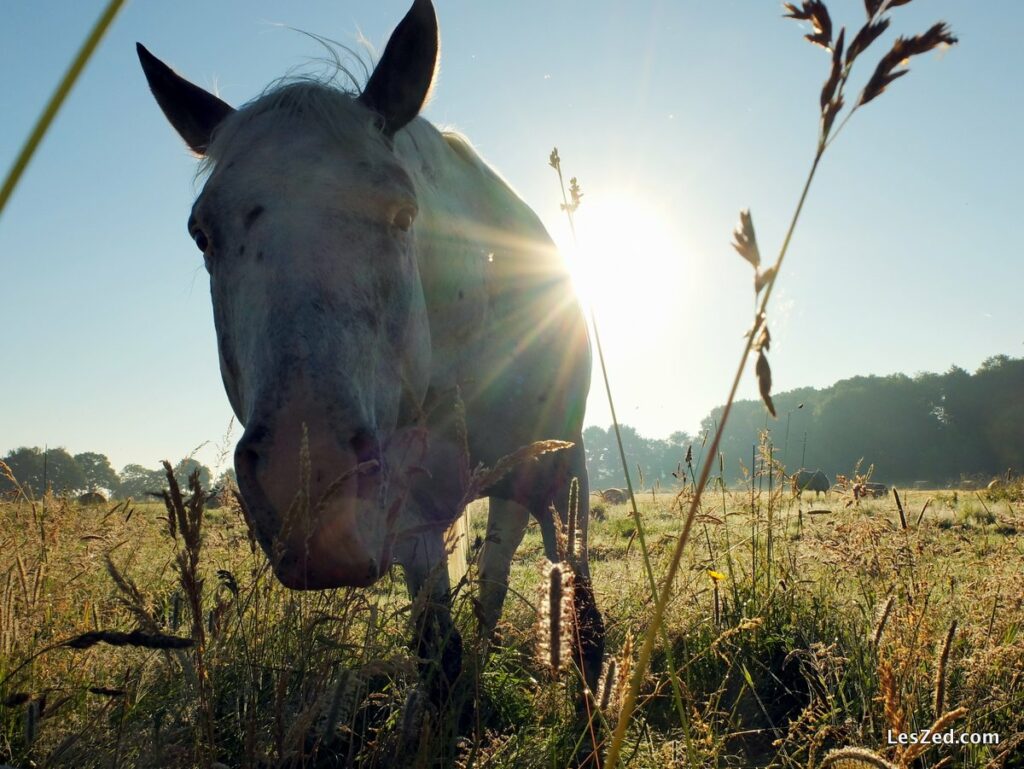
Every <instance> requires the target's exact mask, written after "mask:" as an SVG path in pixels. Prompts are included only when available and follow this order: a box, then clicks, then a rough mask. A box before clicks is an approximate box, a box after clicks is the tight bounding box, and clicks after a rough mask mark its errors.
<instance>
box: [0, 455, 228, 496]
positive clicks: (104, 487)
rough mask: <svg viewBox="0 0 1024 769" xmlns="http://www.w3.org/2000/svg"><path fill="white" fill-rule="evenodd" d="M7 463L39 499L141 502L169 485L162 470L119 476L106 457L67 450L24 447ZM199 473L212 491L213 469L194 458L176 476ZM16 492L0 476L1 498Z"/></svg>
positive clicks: (130, 470)
mask: <svg viewBox="0 0 1024 769" xmlns="http://www.w3.org/2000/svg"><path fill="white" fill-rule="evenodd" d="M3 461H4V462H5V463H6V464H7V466H8V467H9V468H10V469H11V474H12V475H13V476H14V478H15V479H16V480H17V482H18V485H20V486H21V488H22V489H23V490H24V491H25V493H26V494H30V495H32V496H35V497H39V496H41V495H42V494H43V492H44V490H49V491H50V492H52V493H54V494H57V495H65V496H66V495H78V494H83V493H85V492H90V491H95V492H100V493H102V494H104V495H105V496H107V497H111V498H112V497H117V498H122V499H127V498H128V497H132V498H133V499H140V498H142V497H144V496H145V495H146V494H149V493H152V492H157V491H159V490H160V489H161V488H163V487H164V486H166V485H167V476H166V475H165V473H164V469H163V468H162V467H155V468H149V467H144V466H142V465H138V464H129V465H125V466H124V468H123V469H122V470H121V472H117V471H116V470H114V468H113V466H112V465H111V464H110V460H109V459H108V458H107V456H106V455H105V454H101V453H99V452H95V451H85V452H82V453H81V454H71V453H69V452H68V451H67V450H65V449H63V448H53V449H51V448H47V449H42V448H39V447H38V446H36V447H31V448H30V447H27V446H22V447H21V448H18V449H15V450H14V451H12V452H10V453H9V454H8V455H7V456H5V457H4V458H3ZM197 470H198V471H199V480H200V482H201V483H202V484H203V488H210V486H211V481H212V480H213V473H212V472H211V470H210V468H209V467H207V466H206V465H204V464H202V463H201V462H199V461H198V460H196V459H193V458H191V457H189V458H186V459H183V460H181V461H180V462H178V464H177V465H175V467H174V474H175V476H176V477H177V478H178V479H179V480H180V481H184V480H185V479H186V478H188V477H189V476H190V475H191V474H192V473H193V472H195V471H197ZM228 479H231V480H233V479H234V470H230V469H229V470H225V471H224V472H223V473H221V474H220V476H218V478H217V480H216V484H214V485H216V486H220V485H222V484H224V483H225V482H226V481H227V480H228ZM14 490H15V486H14V484H13V483H12V482H11V481H10V480H9V479H8V478H5V477H4V476H3V475H2V474H0V494H4V493H9V492H12V491H14Z"/></svg>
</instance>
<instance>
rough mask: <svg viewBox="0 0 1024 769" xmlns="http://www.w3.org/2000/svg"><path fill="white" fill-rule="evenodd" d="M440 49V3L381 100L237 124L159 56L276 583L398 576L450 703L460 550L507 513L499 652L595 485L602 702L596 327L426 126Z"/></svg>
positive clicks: (336, 101) (243, 474) (483, 180)
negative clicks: (593, 457)
mask: <svg viewBox="0 0 1024 769" xmlns="http://www.w3.org/2000/svg"><path fill="white" fill-rule="evenodd" d="M438 39H439V38H438V24H437V18H436V14H435V11H434V8H433V5H432V3H431V2H430V0H414V2H413V4H412V7H411V9H410V10H409V11H408V13H407V14H406V15H405V17H404V18H403V19H402V21H401V22H400V23H399V25H398V27H397V28H396V29H395V31H394V33H393V34H392V35H391V37H390V39H389V41H388V43H387V45H386V47H385V50H384V53H383V55H382V56H381V57H380V60H379V62H378V63H377V65H376V67H375V68H374V69H373V71H372V73H371V74H370V76H369V79H368V80H367V82H366V83H365V86H364V87H362V89H354V90H346V89H343V88H341V87H338V86H336V85H333V84H330V83H325V82H318V81H313V80H291V81H285V82H283V83H278V84H277V85H274V86H271V87H270V88H269V89H268V90H267V91H266V92H264V93H263V94H262V95H261V96H259V97H257V98H256V99H254V100H253V101H251V102H249V103H248V104H246V105H244V106H242V107H241V108H238V109H235V108H234V107H232V106H230V105H228V104H227V103H226V102H224V101H222V100H221V99H220V98H218V97H217V96H215V95H213V94H211V93H208V92H207V91H205V90H203V89H201V88H199V87H198V86H196V85H194V84H192V83H190V82H189V81H188V80H186V79H184V78H183V77H181V76H179V75H178V74H176V73H175V72H174V71H173V70H172V69H171V68H170V67H168V66H167V65H166V64H164V63H163V62H162V61H160V60H159V59H157V58H156V57H155V56H154V55H153V54H151V53H150V52H149V51H148V50H147V49H146V48H145V47H144V46H142V45H141V44H138V45H137V52H138V55H139V59H140V62H141V65H142V69H143V72H144V74H145V77H146V80H147V81H148V84H149V87H150V90H151V91H152V94H153V96H154V97H155V99H156V102H157V104H158V105H159V106H160V108H161V109H162V111H163V113H164V115H165V116H166V117H167V119H168V121H169V122H170V124H171V125H172V127H173V128H174V129H175V130H176V131H177V132H178V134H179V135H180V136H181V138H182V139H184V141H185V143H186V144H187V145H188V147H189V148H191V150H192V151H193V152H195V153H196V154H197V155H198V156H199V158H200V162H201V163H202V165H203V169H204V170H205V172H206V174H207V177H206V181H205V185H204V187H203V189H202V191H201V193H200V194H199V196H198V197H197V199H196V201H195V203H194V205H193V207H192V210H191V213H190V215H189V217H188V232H189V235H190V236H191V238H192V239H193V241H194V242H195V245H196V247H197V248H198V249H199V251H200V252H201V253H202V255H203V261H204V265H205V267H206V270H207V272H208V273H209V279H210V292H211V297H212V303H213V315H214V326H215V330H216V335H217V345H218V352H219V359H220V371H221V375H222V379H223V383H224V388H225V391H226V393H227V397H228V400H229V402H230V404H231V407H232V409H233V410H234V413H235V415H236V417H237V418H238V420H239V422H240V423H241V424H242V425H243V426H244V433H243V434H242V436H241V438H240V440H239V441H238V444H237V446H236V448H235V452H234V463H235V470H236V474H237V481H238V488H239V491H240V495H241V498H242V500H243V502H244V512H245V515H246V518H247V523H248V525H249V527H250V529H251V530H252V532H253V534H254V536H255V538H256V539H257V540H258V541H259V543H260V545H261V546H262V548H263V549H264V551H265V552H266V553H267V554H268V556H270V559H271V563H272V566H273V570H274V574H275V575H276V577H277V579H278V580H280V582H281V583H283V584H284V585H285V586H286V587H288V588H292V589H296V590H315V589H326V588H335V587H340V586H368V585H371V584H373V583H374V582H376V581H377V580H379V579H380V578H381V577H382V576H383V575H384V574H385V573H386V572H387V571H388V569H389V566H390V565H391V564H392V562H395V563H398V564H400V565H401V566H402V567H403V570H404V573H405V579H406V583H407V586H408V589H409V592H410V595H412V596H421V597H423V598H424V599H425V600H423V601H414V606H420V605H422V606H425V607H426V608H424V609H423V610H422V612H421V616H420V617H419V618H417V619H416V620H415V628H414V629H415V636H416V638H417V641H416V643H417V644H418V648H419V649H420V651H421V654H420V656H421V657H426V656H428V654H430V655H433V659H434V660H435V663H434V669H435V672H436V668H437V667H438V666H439V667H440V668H441V673H442V674H443V678H444V679H445V680H447V681H449V682H450V681H452V680H453V679H454V677H456V676H457V675H458V674H459V670H460V666H461V662H460V659H461V639H460V638H459V635H458V633H457V631H456V629H455V628H454V626H453V624H452V622H451V617H450V613H449V601H450V595H449V593H450V585H449V581H448V576H447V572H446V569H445V561H446V550H445V545H444V539H443V536H444V532H445V530H446V529H448V527H449V526H450V525H451V524H452V522H453V521H454V520H455V519H456V518H457V517H458V516H459V514H460V512H461V511H462V510H463V509H464V507H465V504H466V502H467V500H468V499H470V498H480V497H487V498H488V499H489V511H488V519H487V536H486V541H485V543H484V545H483V548H482V551H481V553H480V555H479V590H480V593H479V605H478V615H479V623H480V632H481V633H482V634H484V636H485V637H492V636H493V634H494V630H495V625H496V624H497V622H498V620H499V617H500V614H501V609H502V605H503V603H504V600H505V596H506V592H507V590H508V578H509V572H510V567H511V560H512V557H513V554H514V552H515V550H516V549H517V547H518V546H519V544H520V543H521V541H522V539H523V536H524V533H525V531H526V528H527V525H528V524H529V521H530V518H531V516H532V517H533V518H534V519H536V520H537V521H538V522H539V527H540V531H541V534H542V537H543V542H544V552H545V555H546V556H547V558H548V559H549V560H550V561H551V562H557V561H559V560H561V554H560V552H559V545H558V536H557V531H558V524H557V523H556V520H555V518H556V517H558V518H560V519H561V522H562V523H563V524H565V523H566V521H567V520H568V507H569V495H570V487H571V486H572V483H573V479H576V483H577V484H578V488H577V491H576V492H575V493H574V494H573V496H574V497H575V498H576V499H577V500H578V502H577V504H578V505H579V509H578V515H577V516H576V520H577V521H578V527H579V536H580V547H579V552H578V554H577V555H576V558H575V562H574V571H575V580H574V581H575V594H574V595H575V598H574V602H575V609H576V615H577V618H578V623H579V624H578V628H579V630H578V634H577V638H578V640H577V644H576V650H575V652H574V654H575V660H576V662H577V664H578V665H579V667H580V669H581V672H582V674H583V678H584V681H585V683H586V685H587V686H588V687H589V688H590V689H591V690H593V691H596V690H597V684H598V678H599V676H600V671H601V663H602V657H603V652H604V624H603V619H602V616H601V613H600V611H599V610H598V608H597V606H596V603H595V600H594V593H593V588H592V582H591V578H590V571H589V565H588V559H587V537H586V530H587V522H588V518H589V516H588V514H587V513H588V500H589V497H590V495H589V493H588V488H589V487H588V483H587V469H586V457H585V453H584V446H583V436H582V424H583V417H584V409H585V404H586V396H587V392H588V391H589V388H590V372H591V350H590V342H589V337H588V332H587V326H586V322H585V320H584V316H583V314H582V312H581V310H580V306H579V303H578V301H577V299H576V296H575V293H574V291H573V288H572V284H571V280H570V277H569V273H568V270H567V268H566V265H565V263H564V261H563V260H562V258H561V257H560V255H559V254H558V252H557V250H556V248H555V246H554V244H553V242H552V240H551V238H550V236H549V235H548V233H547V231H546V230H545V228H544V226H543V225H542V223H541V221H540V219H539V218H538V217H537V215H536V214H535V213H534V212H533V211H532V210H531V209H530V208H529V206H527V204H526V203H525V202H523V200H522V199H520V198H519V197H518V196H517V195H516V194H515V193H514V192H513V191H512V189H511V188H510V187H509V185H508V184H507V183H506V182H505V181H504V180H503V179H502V177H501V176H500V175H499V174H498V173H497V172H496V171H495V170H494V169H492V168H491V167H490V166H489V165H488V164H487V163H486V162H484V161H483V160H482V159H481V158H480V156H479V155H478V154H477V153H476V152H475V150H474V149H473V148H472V147H471V145H470V144H469V142H468V140H466V139H465V138H463V137H461V136H460V135H458V134H455V133H451V132H442V131H439V130H438V129H437V128H435V127H434V126H433V125H432V124H430V123H429V122H428V121H427V120H426V119H424V118H422V117H420V116H419V112H420V110H421V109H422V107H423V105H424V103H425V101H426V100H427V98H428V95H429V92H430V90H431V87H432V83H433V81H434V75H435V69H436V67H437V59H438ZM540 440H556V441H562V442H563V443H561V444H558V445H559V446H561V447H562V448H561V449H560V450H557V451H549V452H547V453H544V454H542V455H537V456H532V455H531V456H530V458H529V459H528V460H526V461H522V462H518V463H514V466H512V467H511V470H509V471H508V472H507V473H505V474H504V475H500V474H497V473H495V474H491V475H486V474H485V475H486V477H487V478H488V480H487V482H486V483H484V485H482V486H480V483H483V481H479V479H480V478H481V477H482V476H481V474H480V473H479V472H477V473H474V469H475V468H479V467H480V466H481V465H482V466H484V467H488V468H493V467H494V466H495V465H496V464H497V463H499V460H502V459H503V458H507V457H509V456H510V455H515V454H516V453H517V452H518V451H519V450H520V449H522V448H523V447H528V446H533V445H534V444H535V443H536V442H537V441H540ZM570 444H571V445H570ZM510 464H511V463H508V462H507V461H506V462H505V463H504V464H503V466H504V467H506V469H507V467H508V466H510ZM477 481H479V483H477ZM475 483H476V485H474V484H475ZM478 486H479V487H478Z"/></svg>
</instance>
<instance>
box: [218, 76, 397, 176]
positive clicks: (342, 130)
mask: <svg viewBox="0 0 1024 769" xmlns="http://www.w3.org/2000/svg"><path fill="white" fill-rule="evenodd" d="M357 97H358V94H357V93H355V92H352V91H348V90H345V89H342V88H339V87H338V86H336V85H333V84H330V83H325V82H323V81H321V80H317V79H314V78H300V79H287V80H285V81H280V82H278V83H275V84H273V85H271V86H270V87H268V88H267V90H265V91H264V92H263V93H262V94H261V95H260V96H258V97H256V98H255V99H253V100H252V101H250V102H249V103H247V104H245V105H244V106H242V107H240V108H239V109H237V110H236V111H235V112H234V113H233V114H232V115H230V116H228V117H227V118H226V119H225V120H224V121H223V123H221V125H219V126H218V127H217V129H216V130H215V132H214V134H213V139H212V141H211V142H210V146H209V148H208V149H207V151H206V155H205V156H204V157H203V159H202V162H201V164H200V168H199V174H200V175H205V174H208V173H209V172H210V171H212V170H213V167H214V166H215V165H216V164H217V162H218V161H219V160H220V159H222V158H223V157H224V156H225V155H226V153H227V152H228V150H229V148H230V147H232V146H233V145H234V143H235V139H236V138H237V137H238V135H239V133H240V132H241V131H242V130H243V129H245V127H246V126H248V125H249V124H251V123H252V122H254V121H256V120H261V121H262V120H267V119H269V120H273V119H278V120H281V121H286V120H287V121H294V120H295V119H296V118H298V119H301V120H303V121H308V122H309V125H310V127H311V128H313V129H316V130H324V131H327V132H328V133H329V134H330V135H331V136H332V137H334V138H335V139H337V140H338V141H339V142H340V143H341V144H342V145H343V146H344V145H350V144H351V143H352V142H359V143H360V144H363V143H365V144H366V146H368V147H370V148H372V149H379V150H383V151H389V144H388V141H387V139H386V138H385V136H384V134H383V133H382V132H381V126H380V117H379V116H378V115H376V114H374V113H373V112H371V111H369V110H367V109H366V107H364V106H363V105H362V104H360V103H359V102H358V98H357Z"/></svg>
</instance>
